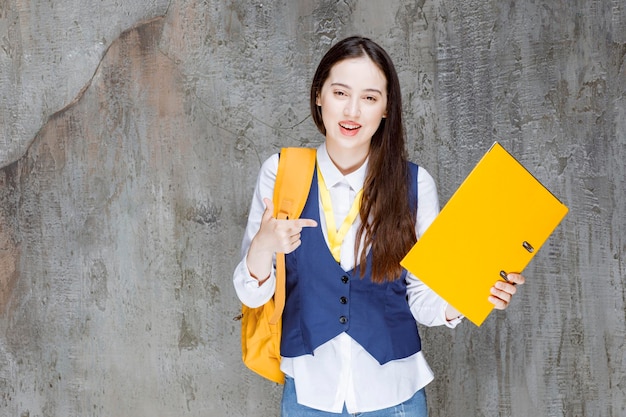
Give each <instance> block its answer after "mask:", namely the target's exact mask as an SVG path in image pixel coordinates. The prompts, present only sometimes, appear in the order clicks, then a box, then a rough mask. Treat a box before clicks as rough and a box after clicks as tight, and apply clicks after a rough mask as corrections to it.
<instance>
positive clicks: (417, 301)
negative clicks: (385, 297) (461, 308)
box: [407, 167, 462, 328]
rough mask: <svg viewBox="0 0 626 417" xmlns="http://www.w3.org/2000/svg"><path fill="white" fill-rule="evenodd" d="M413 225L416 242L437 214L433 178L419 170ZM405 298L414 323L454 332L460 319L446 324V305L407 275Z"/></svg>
mask: <svg viewBox="0 0 626 417" xmlns="http://www.w3.org/2000/svg"><path fill="white" fill-rule="evenodd" d="M417 192H418V194H417V201H418V203H417V205H418V207H417V222H416V225H415V232H416V234H417V238H418V239H419V238H420V237H421V236H422V235H423V234H424V232H425V231H426V229H428V227H429V226H430V225H431V223H432V222H433V221H434V220H435V217H437V215H438V214H439V198H438V197H437V186H436V185H435V180H434V179H433V177H432V176H431V175H430V174H429V173H428V171H426V170H425V169H423V168H422V167H420V168H419V169H418V173H417ZM407 297H408V302H409V307H410V308H411V312H412V313H413V316H414V317H415V320H417V322H418V323H420V324H423V325H425V326H441V325H446V326H448V327H451V328H454V327H456V325H457V324H459V323H460V322H461V319H462V317H459V318H456V319H454V320H450V321H448V320H446V308H447V307H448V303H447V302H446V301H445V300H444V299H443V298H441V297H440V296H439V295H437V294H436V293H435V292H434V291H433V290H431V289H430V288H429V287H428V286H427V285H426V284H424V283H423V282H422V281H420V279H419V278H418V277H416V276H415V275H413V274H411V273H408V274H407Z"/></svg>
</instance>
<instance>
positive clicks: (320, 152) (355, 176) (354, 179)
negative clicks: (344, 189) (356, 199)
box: [317, 143, 369, 192]
mask: <svg viewBox="0 0 626 417" xmlns="http://www.w3.org/2000/svg"><path fill="white" fill-rule="evenodd" d="M368 162H369V157H368V158H367V159H366V160H365V162H364V163H363V165H361V166H360V167H359V168H358V169H357V170H356V171H354V172H351V173H350V174H348V175H343V174H342V173H341V171H339V169H338V168H337V167H336V166H335V164H334V163H333V161H332V160H331V159H330V156H329V155H328V150H327V149H326V144H325V143H322V144H321V145H320V146H319V148H317V163H318V165H319V168H320V171H321V172H322V175H323V176H324V182H325V183H326V186H327V187H328V188H329V189H330V188H332V187H334V186H335V185H337V184H339V183H340V182H346V183H348V185H349V186H350V188H352V189H353V190H354V191H355V192H359V190H360V189H361V188H363V183H364V182H365V174H367V164H368Z"/></svg>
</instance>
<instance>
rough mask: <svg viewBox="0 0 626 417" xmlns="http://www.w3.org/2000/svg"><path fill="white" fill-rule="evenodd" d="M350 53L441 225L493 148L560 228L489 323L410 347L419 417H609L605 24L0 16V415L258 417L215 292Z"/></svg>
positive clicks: (87, 7) (266, 10)
mask: <svg viewBox="0 0 626 417" xmlns="http://www.w3.org/2000/svg"><path fill="white" fill-rule="evenodd" d="M354 33H359V34H364V35H368V36H371V37H372V38H374V39H375V40H377V41H379V42H380V43H381V44H382V45H383V46H384V47H385V48H386V49H387V50H388V51H389V52H390V54H391V55H392V56H393V57H394V60H395V62H396V66H397V69H398V72H399V74H400V78H401V82H402V84H403V87H404V108H405V112H406V127H407V132H408V135H409V138H410V141H409V152H410V155H411V158H412V159H413V160H414V161H416V162H418V163H420V164H421V165H423V166H425V167H426V168H427V169H428V170H429V171H430V172H431V173H432V174H433V176H434V177H435V179H436V180H437V182H438V184H439V193H440V198H441V201H442V203H445V201H446V200H447V198H449V196H450V195H451V194H452V192H453V191H454V190H455V189H456V187H457V186H458V185H459V184H460V182H461V181H462V179H463V178H464V177H465V175H467V173H468V172H469V171H470V170H471V168H472V167H473V165H474V164H475V163H476V162H477V161H478V159H479V158H480V156H481V155H482V153H483V152H484V151H485V150H486V149H487V148H488V147H489V145H491V143H492V142H493V141H494V140H499V141H501V142H502V143H503V144H504V145H505V147H507V148H508V149H509V150H510V151H511V152H512V153H514V154H515V156H516V157H517V158H518V159H519V160H520V161H521V162H522V163H523V164H525V165H526V166H527V167H528V168H529V170H530V171H531V172H532V173H533V174H535V175H536V176H537V177H538V178H539V179H540V180H541V181H543V182H544V183H545V184H546V185H547V186H548V188H550V189H551V190H552V191H553V192H554V193H555V194H556V195H557V196H559V197H560V198H561V199H562V200H563V201H564V203H565V204H567V205H568V206H569V208H570V213H569V214H568V216H567V217H566V219H565V220H564V222H563V223H562V224H561V225H560V226H559V227H558V228H557V230H556V231H555V233H554V235H553V236H552V237H551V238H550V239H549V240H548V242H547V243H546V245H545V246H544V247H543V249H542V250H541V251H540V252H539V254H538V255H537V256H536V257H535V259H534V260H533V261H532V263H531V264H530V265H529V267H528V268H527V270H526V271H525V275H526V276H527V281H528V284H527V285H525V286H524V287H522V291H521V292H520V294H519V295H518V296H517V297H516V300H515V301H514V302H513V304H512V306H511V307H510V309H509V310H508V311H506V312H494V313H493V314H492V315H491V316H490V317H489V318H488V319H487V321H486V322H485V323H484V324H483V326H482V327H481V328H476V327H474V326H473V325H472V324H471V323H469V322H468V323H464V324H463V325H461V326H460V327H458V328H457V329H455V330H450V329H445V328H432V329H425V328H424V329H422V334H423V341H424V349H425V354H426V357H427V359H428V360H429V362H430V364H431V366H432V368H433V370H434V371H435V373H436V379H435V381H434V382H433V383H432V384H431V385H429V387H428V396H429V406H430V407H429V408H430V412H431V416H435V417H436V416H448V417H451V416H527V415H534V416H607V417H608V416H615V417H617V416H624V415H626V346H625V345H626V324H625V323H626V305H625V303H626V259H625V256H626V185H625V183H626V181H625V180H626V172H625V171H626V169H625V166H626V162H625V160H626V5H625V4H624V2H623V1H622V0H613V1H609V0H604V1H593V2H589V1H582V0H575V1H569V0H568V1H565V0H560V1H552V2H536V1H534V0H521V1H512V0H511V1H495V0H489V1H478V0H468V1H463V2H457V1H448V0H431V1H424V0H417V1H408V0H391V1H386V2H371V1H365V0H360V1H359V0H345V1H319V2H309V1H304V0H300V1H287V0H283V1H277V0H276V1H275V0H270V1H263V2H261V1H252V2H243V1H221V2H218V1H200V0H195V1H192V0H171V1H160V0H154V1H148V2H145V1H136V0H133V1H124V2H122V1H116V0H102V1H95V0H88V1H77V0H73V1H72V0H64V1H60V2H48V1H30V2H29V1H20V0H0V166H2V169H1V171H0V416H2V417H4V416H7V417H8V416H20V417H22V416H23V417H35V416H130V415H133V416H163V417H167V416H216V417H221V416H277V415H278V402H279V399H280V387H279V386H276V385H274V384H272V383H269V382H266V381H264V380H262V379H260V378H259V377H257V376H256V375H254V374H252V373H250V372H249V371H247V370H246V369H245V368H244V367H243V365H242V364H241V360H240V350H239V349H240V348H239V324H238V323H237V322H235V321H233V320H232V318H233V316H235V315H236V314H237V313H238V311H239V308H240V305H239V302H238V301H237V299H236V296H235V294H234V290H233V289H232V284H231V276H232V270H233V268H234V266H235V265H236V264H237V262H238V261H239V244H240V240H241V235H242V233H243V228H244V226H245V221H246V216H247V209H248V205H249V201H250V197H251V192H252V189H253V185H254V182H255V178H256V174H257V170H258V169H259V167H260V163H261V162H262V161H263V160H264V159H265V158H266V157H268V156H269V155H270V154H271V153H273V152H275V151H276V150H277V149H278V148H279V147H280V146H283V145H311V146H313V145H315V144H318V143H319V142H320V141H321V140H323V138H322V137H320V135H319V134H318V133H317V132H316V131H315V129H314V127H313V124H312V123H311V120H310V117H309V115H308V86H309V81H310V78H311V76H312V73H313V71H314V69H315V66H316V65H317V62H318V60H319V58H320V57H321V54H322V53H323V52H324V51H325V50H326V49H327V48H328V47H329V46H330V45H331V44H332V43H333V42H334V41H336V40H337V39H340V38H342V37H344V36H347V35H350V34H354ZM523 203H524V202H523V201H521V202H508V204H523ZM504 209H506V206H503V210H504ZM451 261H452V262H453V259H451ZM459 269H460V275H459V279H462V266H459Z"/></svg>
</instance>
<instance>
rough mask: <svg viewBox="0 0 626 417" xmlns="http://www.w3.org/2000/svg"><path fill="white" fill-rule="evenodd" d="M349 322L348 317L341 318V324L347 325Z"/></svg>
mask: <svg viewBox="0 0 626 417" xmlns="http://www.w3.org/2000/svg"><path fill="white" fill-rule="evenodd" d="M347 322H348V318H347V317H346V316H341V317H339V323H341V324H346V323H347Z"/></svg>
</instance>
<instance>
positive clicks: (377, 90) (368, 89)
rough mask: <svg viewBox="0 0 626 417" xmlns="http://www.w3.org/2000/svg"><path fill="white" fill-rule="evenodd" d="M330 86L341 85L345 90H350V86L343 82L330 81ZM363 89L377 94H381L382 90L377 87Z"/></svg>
mask: <svg viewBox="0 0 626 417" xmlns="http://www.w3.org/2000/svg"><path fill="white" fill-rule="evenodd" d="M331 86H335V87H343V88H345V89H347V90H352V87H350V86H349V85H347V84H344V83H332V84H331ZM363 91H369V92H372V93H378V94H380V95H381V96H382V95H383V93H382V91H380V90H379V89H377V88H366V89H365V90H363Z"/></svg>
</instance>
